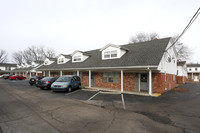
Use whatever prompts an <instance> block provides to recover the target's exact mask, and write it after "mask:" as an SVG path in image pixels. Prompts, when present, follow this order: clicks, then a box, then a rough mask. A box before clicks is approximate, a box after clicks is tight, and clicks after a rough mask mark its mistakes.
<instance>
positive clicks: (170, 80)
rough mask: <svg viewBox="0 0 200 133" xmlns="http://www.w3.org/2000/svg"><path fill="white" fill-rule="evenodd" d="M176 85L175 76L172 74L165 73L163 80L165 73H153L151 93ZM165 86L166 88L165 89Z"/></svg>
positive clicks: (163, 90) (169, 88) (160, 91)
mask: <svg viewBox="0 0 200 133" xmlns="http://www.w3.org/2000/svg"><path fill="white" fill-rule="evenodd" d="M176 85H177V76H176V75H172V74H166V82H165V74H164V73H153V93H163V92H166V91H168V90H171V89H172V88H174V87H176ZM165 88H167V90H165Z"/></svg>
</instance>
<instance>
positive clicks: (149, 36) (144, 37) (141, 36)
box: [129, 32, 159, 43]
mask: <svg viewBox="0 0 200 133" xmlns="http://www.w3.org/2000/svg"><path fill="white" fill-rule="evenodd" d="M155 38H159V35H158V34H157V33H155V32H153V33H143V32H140V33H137V34H135V36H131V37H130V39H129V42H130V43H138V42H145V41H150V40H153V39H155Z"/></svg>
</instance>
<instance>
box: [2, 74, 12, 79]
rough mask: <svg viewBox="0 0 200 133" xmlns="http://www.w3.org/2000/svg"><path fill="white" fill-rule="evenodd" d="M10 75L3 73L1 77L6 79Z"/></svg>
mask: <svg viewBox="0 0 200 133" xmlns="http://www.w3.org/2000/svg"><path fill="white" fill-rule="evenodd" d="M10 76H11V75H10V74H4V75H3V78H4V79H8V78H9V77H10Z"/></svg>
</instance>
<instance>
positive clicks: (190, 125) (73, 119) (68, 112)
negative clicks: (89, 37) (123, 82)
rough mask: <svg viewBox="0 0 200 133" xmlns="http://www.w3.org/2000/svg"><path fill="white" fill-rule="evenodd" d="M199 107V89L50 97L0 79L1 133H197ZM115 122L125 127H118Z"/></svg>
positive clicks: (23, 83)
mask: <svg viewBox="0 0 200 133" xmlns="http://www.w3.org/2000/svg"><path fill="white" fill-rule="evenodd" d="M199 103H200V83H190V84H185V85H182V86H180V87H179V89H174V90H172V91H168V92H167V93H165V94H163V95H161V96H159V97H147V96H137V95H131V94H123V95H121V94H119V93H114V92H108V91H98V90H92V89H78V90H75V91H72V92H71V93H67V92H51V91H50V90H41V89H39V88H37V87H35V86H30V85H29V84H28V80H4V79H0V127H2V130H3V131H8V130H7V129H9V130H13V131H14V130H17V131H19V132H20V131H22V129H24V130H26V131H27V130H31V131H32V132H41V131H42V132H44V131H46V129H48V130H49V131H51V132H55V130H57V131H58V132H63V131H65V132H90V131H92V132H95V131H96V128H99V130H100V132H104V129H105V130H107V129H108V131H107V132H116V130H115V129H117V130H121V129H123V130H121V132H123V131H127V132H133V129H132V127H133V125H137V124H139V125H138V126H134V130H137V131H142V132H146V131H147V130H146V128H148V131H150V132H198V131H199V126H198V125H197V124H196V123H199V122H200V119H199V118H200V113H199V110H200V108H199V106H198V105H199ZM93 105H95V106H93ZM7 116H9V117H7ZM65 116H66V117H65ZM97 120H100V123H99V122H97ZM5 121H6V122H5ZM15 121H16V122H17V123H19V124H16V123H15ZM38 122H39V124H37V123H38ZM121 122H123V123H125V125H128V126H120V124H119V123H121ZM21 123H22V124H21ZM83 123H86V124H83ZM90 123H93V124H92V125H91V124H90ZM103 123H105V124H103ZM133 123H134V124H133ZM9 124H11V125H12V126H8V125H9ZM32 124H36V127H37V129H36V128H31V127H32V126H31V125H32ZM40 125H42V126H40ZM54 125H56V126H54ZM107 125H110V126H109V128H107ZM24 127H25V128H24ZM66 127H67V128H66ZM155 127H156V129H155ZM83 128H85V129H84V131H83V130H82V129H83ZM109 129H112V131H110V130H109ZM144 129H145V130H144ZM0 131H1V129H0ZM0 133H1V132H0Z"/></svg>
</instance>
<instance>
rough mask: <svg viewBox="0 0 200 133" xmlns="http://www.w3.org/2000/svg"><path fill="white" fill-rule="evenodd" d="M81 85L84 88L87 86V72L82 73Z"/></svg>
mask: <svg viewBox="0 0 200 133" xmlns="http://www.w3.org/2000/svg"><path fill="white" fill-rule="evenodd" d="M81 85H82V86H87V72H82V80H81Z"/></svg>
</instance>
